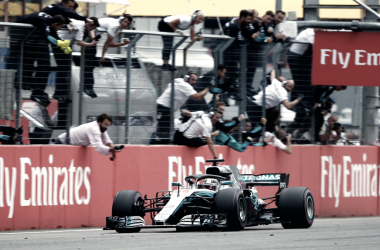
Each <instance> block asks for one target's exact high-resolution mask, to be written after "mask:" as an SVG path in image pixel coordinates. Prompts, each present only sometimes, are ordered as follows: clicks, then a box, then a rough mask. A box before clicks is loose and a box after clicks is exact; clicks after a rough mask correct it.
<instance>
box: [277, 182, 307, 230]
mask: <svg viewBox="0 0 380 250" xmlns="http://www.w3.org/2000/svg"><path fill="white" fill-rule="evenodd" d="M278 209H279V213H280V219H281V225H282V227H283V228H286V229H289V228H309V227H311V225H312V224H313V221H314V199H313V195H312V194H311V191H310V190H309V189H308V188H307V187H291V188H286V189H284V190H282V191H281V193H280V197H279V199H278Z"/></svg>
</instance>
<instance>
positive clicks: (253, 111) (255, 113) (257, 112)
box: [247, 102, 276, 127]
mask: <svg viewBox="0 0 380 250" xmlns="http://www.w3.org/2000/svg"><path fill="white" fill-rule="evenodd" d="M275 109H276V107H273V108H269V109H266V110H265V116H266V118H267V119H268V115H269V114H270V113H271V112H272V110H275ZM247 115H248V118H249V120H250V121H251V124H252V127H255V126H256V124H258V123H260V119H261V118H262V117H263V107H262V106H259V105H257V104H256V103H253V102H249V103H248V102H247Z"/></svg>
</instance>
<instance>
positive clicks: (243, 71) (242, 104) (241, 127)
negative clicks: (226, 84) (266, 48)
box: [239, 46, 247, 143]
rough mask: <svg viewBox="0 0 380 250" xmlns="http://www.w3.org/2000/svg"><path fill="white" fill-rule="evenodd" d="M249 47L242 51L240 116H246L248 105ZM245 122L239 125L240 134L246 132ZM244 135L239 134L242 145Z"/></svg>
mask: <svg viewBox="0 0 380 250" xmlns="http://www.w3.org/2000/svg"><path fill="white" fill-rule="evenodd" d="M246 93H247V46H244V47H242V48H241V49H240V96H241V98H242V100H241V101H240V103H239V115H240V114H245V110H246V105H247V98H245V97H246ZM244 126H245V122H240V123H239V132H241V131H243V130H244ZM242 141H243V138H242V134H241V133H239V142H240V143H242Z"/></svg>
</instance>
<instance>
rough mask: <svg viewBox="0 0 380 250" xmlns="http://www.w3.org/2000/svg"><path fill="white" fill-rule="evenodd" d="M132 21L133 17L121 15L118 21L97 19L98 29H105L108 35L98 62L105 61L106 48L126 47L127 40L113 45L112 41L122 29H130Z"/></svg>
mask: <svg viewBox="0 0 380 250" xmlns="http://www.w3.org/2000/svg"><path fill="white" fill-rule="evenodd" d="M132 21H133V17H132V16H131V15H129V14H123V15H122V16H121V17H119V18H118V19H114V18H108V17H106V18H99V24H100V26H99V28H102V29H105V30H106V31H107V33H108V36H107V41H106V42H105V43H104V45H103V51H102V57H101V58H100V60H99V62H104V61H105V55H106V52H107V50H108V48H115V47H120V46H124V45H127V44H128V43H129V39H128V38H125V39H124V41H123V42H121V43H115V42H114V41H113V39H114V38H115V36H117V35H119V34H120V33H121V32H122V31H123V29H128V28H131V26H132V25H131V24H132Z"/></svg>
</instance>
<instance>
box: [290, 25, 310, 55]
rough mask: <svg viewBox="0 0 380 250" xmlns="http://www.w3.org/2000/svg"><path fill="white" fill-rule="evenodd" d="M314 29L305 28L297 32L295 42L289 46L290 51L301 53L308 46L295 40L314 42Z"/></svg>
mask: <svg viewBox="0 0 380 250" xmlns="http://www.w3.org/2000/svg"><path fill="white" fill-rule="evenodd" d="M314 36H315V32H314V29H311V28H310V29H306V30H304V31H302V32H301V33H299V34H298V36H297V38H296V42H295V43H293V44H292V46H290V52H293V53H296V54H299V55H303V54H304V53H305V51H306V50H307V49H308V48H309V44H304V43H297V42H306V43H310V44H314Z"/></svg>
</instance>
